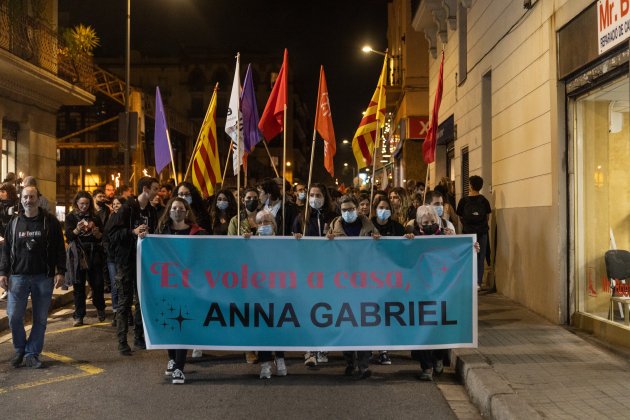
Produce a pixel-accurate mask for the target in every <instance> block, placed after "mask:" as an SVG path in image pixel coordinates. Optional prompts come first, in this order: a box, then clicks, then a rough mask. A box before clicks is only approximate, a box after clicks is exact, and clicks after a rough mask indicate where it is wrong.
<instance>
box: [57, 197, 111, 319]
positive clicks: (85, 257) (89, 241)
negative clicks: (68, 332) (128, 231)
mask: <svg viewBox="0 0 630 420" xmlns="http://www.w3.org/2000/svg"><path fill="white" fill-rule="evenodd" d="M73 207H74V209H73V210H72V212H70V214H68V216H67V217H66V240H67V241H68V245H69V246H68V254H67V256H68V258H67V268H68V271H67V276H66V281H67V282H68V283H71V284H72V286H73V291H72V294H73V296H74V322H73V324H72V325H73V326H74V327H78V326H81V325H83V318H84V317H85V315H86V305H85V301H86V293H85V282H86V280H87V282H88V284H89V285H90V289H92V303H93V304H94V306H95V307H96V313H97V316H98V320H99V321H101V322H103V321H104V320H105V296H104V290H103V289H104V280H103V266H104V265H105V262H106V258H105V251H104V249H103V246H102V237H103V224H102V222H101V219H100V218H99V217H98V216H96V214H95V213H94V202H93V201H92V196H91V195H90V193H89V192H87V191H79V192H78V193H77V195H76V196H75V197H74V202H73Z"/></svg>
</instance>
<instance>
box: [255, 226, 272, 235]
mask: <svg viewBox="0 0 630 420" xmlns="http://www.w3.org/2000/svg"><path fill="white" fill-rule="evenodd" d="M258 235H260V236H273V226H271V225H261V226H258Z"/></svg>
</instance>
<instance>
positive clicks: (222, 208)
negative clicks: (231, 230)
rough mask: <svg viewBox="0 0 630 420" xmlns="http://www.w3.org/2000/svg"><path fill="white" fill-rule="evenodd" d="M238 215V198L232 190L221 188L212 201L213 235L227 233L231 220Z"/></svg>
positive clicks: (211, 219) (211, 220)
mask: <svg viewBox="0 0 630 420" xmlns="http://www.w3.org/2000/svg"><path fill="white" fill-rule="evenodd" d="M234 216H236V199H235V198H234V194H232V192H231V191H230V190H226V189H223V190H219V191H218V192H217V193H216V194H215V195H214V198H213V200H212V202H211V203H210V222H211V223H212V234H213V235H227V234H228V226H229V224H230V220H232V218H233V217H234Z"/></svg>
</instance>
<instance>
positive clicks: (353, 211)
mask: <svg viewBox="0 0 630 420" xmlns="http://www.w3.org/2000/svg"><path fill="white" fill-rule="evenodd" d="M339 204H340V208H341V216H339V217H336V218H335V219H333V221H332V222H331V224H330V229H329V230H328V235H327V237H328V239H334V238H335V237H344V236H373V235H374V234H377V236H376V237H378V230H376V228H375V227H374V225H373V224H372V222H370V219H368V218H367V217H365V216H363V215H361V214H359V202H358V201H357V199H356V197H355V196H353V195H344V196H343V197H341V199H340V200H339ZM371 355H372V352H371V351H356V352H354V351H344V352H343V357H344V358H345V359H346V363H347V366H346V370H345V375H346V376H352V375H354V374H355V371H356V370H357V364H358V368H359V377H360V378H361V379H365V378H369V377H370V376H372V371H371V370H370V369H369V364H370V356H371Z"/></svg>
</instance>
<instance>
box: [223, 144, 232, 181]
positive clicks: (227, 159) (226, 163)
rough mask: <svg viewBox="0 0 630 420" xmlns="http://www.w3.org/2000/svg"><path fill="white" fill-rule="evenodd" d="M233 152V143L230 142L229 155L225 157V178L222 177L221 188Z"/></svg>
mask: <svg viewBox="0 0 630 420" xmlns="http://www.w3.org/2000/svg"><path fill="white" fill-rule="evenodd" d="M231 154H232V144H231V142H230V149H229V150H228V154H227V157H226V158H225V169H223V178H222V179H221V188H223V183H224V182H225V175H226V174H227V167H228V163H230V155H231Z"/></svg>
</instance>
